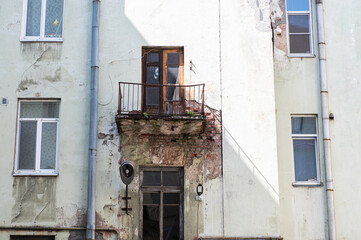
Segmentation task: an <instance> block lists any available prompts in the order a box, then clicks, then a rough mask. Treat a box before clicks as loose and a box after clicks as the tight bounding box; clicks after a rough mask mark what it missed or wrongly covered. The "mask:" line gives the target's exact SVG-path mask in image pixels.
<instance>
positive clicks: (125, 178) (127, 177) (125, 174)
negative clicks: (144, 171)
mask: <svg viewBox="0 0 361 240" xmlns="http://www.w3.org/2000/svg"><path fill="white" fill-rule="evenodd" d="M119 172H120V178H121V179H122V182H123V183H124V184H126V185H128V184H130V183H131V182H132V180H133V178H134V173H135V172H134V165H133V163H132V162H131V161H124V162H122V164H120V167H119Z"/></svg>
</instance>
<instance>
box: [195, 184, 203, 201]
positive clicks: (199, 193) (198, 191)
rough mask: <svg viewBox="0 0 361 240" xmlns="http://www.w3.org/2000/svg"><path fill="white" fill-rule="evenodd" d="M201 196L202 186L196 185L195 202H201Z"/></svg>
mask: <svg viewBox="0 0 361 240" xmlns="http://www.w3.org/2000/svg"><path fill="white" fill-rule="evenodd" d="M202 194H203V186H202V184H198V186H197V196H196V200H197V201H201V195H202Z"/></svg>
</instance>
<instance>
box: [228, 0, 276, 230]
mask: <svg viewBox="0 0 361 240" xmlns="http://www.w3.org/2000/svg"><path fill="white" fill-rule="evenodd" d="M268 18H269V3H268V2H267V1H258V2H257V3H256V1H236V0H232V1H221V41H222V69H221V70H222V115H223V161H224V165H223V167H224V170H223V171H224V192H223V194H224V211H225V219H224V235H225V236H227V237H265V236H273V237H277V236H279V235H280V224H279V191H278V167H277V148H276V120H275V99H274V78H273V58H272V34H271V30H270V26H269V20H268Z"/></svg>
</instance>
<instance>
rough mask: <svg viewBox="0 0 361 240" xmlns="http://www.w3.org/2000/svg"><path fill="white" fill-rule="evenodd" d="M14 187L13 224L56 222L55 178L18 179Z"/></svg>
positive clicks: (15, 179) (15, 180)
mask: <svg viewBox="0 0 361 240" xmlns="http://www.w3.org/2000/svg"><path fill="white" fill-rule="evenodd" d="M13 186H14V188H13V198H14V205H13V207H12V219H11V222H12V223H23V222H33V223H35V224H36V223H40V222H54V221H55V219H56V218H55V216H56V209H55V199H56V197H55V187H56V184H55V179H54V178H44V177H36V178H35V177H17V178H14V183H13Z"/></svg>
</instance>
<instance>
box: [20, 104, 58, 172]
mask: <svg viewBox="0 0 361 240" xmlns="http://www.w3.org/2000/svg"><path fill="white" fill-rule="evenodd" d="M59 105H60V103H59V101H56V100H47V101H35V100H34V101H25V100H21V101H19V113H18V129H17V145H16V160H15V171H14V175H24V174H25V175H31V174H38V175H56V174H57V169H58V142H59V141H58V139H59Z"/></svg>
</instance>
